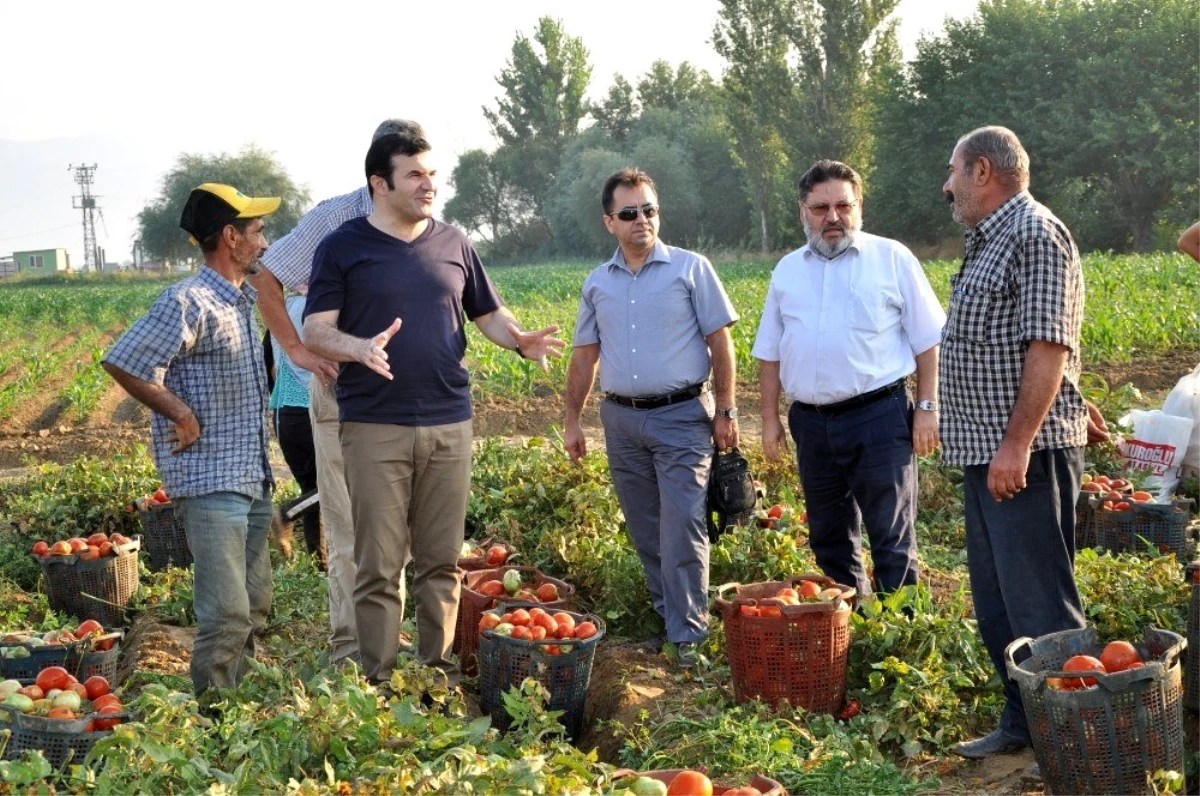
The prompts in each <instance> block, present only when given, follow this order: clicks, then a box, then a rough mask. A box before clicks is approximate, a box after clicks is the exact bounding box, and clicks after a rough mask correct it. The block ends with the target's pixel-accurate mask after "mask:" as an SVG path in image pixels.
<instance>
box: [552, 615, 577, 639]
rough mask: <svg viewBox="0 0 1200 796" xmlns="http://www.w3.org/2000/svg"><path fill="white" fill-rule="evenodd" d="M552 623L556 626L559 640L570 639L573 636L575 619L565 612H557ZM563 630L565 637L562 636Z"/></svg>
mask: <svg viewBox="0 0 1200 796" xmlns="http://www.w3.org/2000/svg"><path fill="white" fill-rule="evenodd" d="M554 622H555V624H557V625H558V637H559V638H571V637H572V636H574V635H575V617H573V616H571V615H570V614H569V613H567V612H566V611H559V612H558V613H556V614H555V615H554ZM564 629H565V631H566V635H565V636H564V635H563V632H564Z"/></svg>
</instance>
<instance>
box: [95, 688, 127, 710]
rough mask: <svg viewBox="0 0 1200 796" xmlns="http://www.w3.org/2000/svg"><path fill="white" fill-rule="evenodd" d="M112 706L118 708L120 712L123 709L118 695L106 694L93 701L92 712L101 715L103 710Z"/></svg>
mask: <svg viewBox="0 0 1200 796" xmlns="http://www.w3.org/2000/svg"><path fill="white" fill-rule="evenodd" d="M110 706H116V708H117V709H118V710H120V709H121V699H120V697H118V696H117V695H116V694H111V693H109V694H104V695H103V696H101V697H98V698H96V699H93V700H92V710H93V711H95V712H97V713H99V712H100V711H101V710H104V708H107V707H110Z"/></svg>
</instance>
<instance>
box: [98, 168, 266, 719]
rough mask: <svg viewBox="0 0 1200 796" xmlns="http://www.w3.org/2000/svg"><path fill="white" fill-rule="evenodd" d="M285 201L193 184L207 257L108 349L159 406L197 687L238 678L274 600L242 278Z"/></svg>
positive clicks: (161, 453) (121, 377)
mask: <svg viewBox="0 0 1200 796" xmlns="http://www.w3.org/2000/svg"><path fill="white" fill-rule="evenodd" d="M279 201H280V200H279V199H278V198H270V199H252V198H250V197H247V196H243V195H242V194H241V193H239V192H238V191H237V189H235V188H232V187H230V186H228V185H218V184H215V183H205V184H204V185H201V186H200V187H198V188H196V189H195V190H194V191H192V193H191V195H190V196H189V197H188V201H187V204H186V205H185V207H184V209H183V216H182V218H181V219H180V221H179V226H181V227H183V229H184V230H185V231H187V232H188V234H190V235H191V236H192V242H193V243H199V245H200V249H201V251H202V252H203V253H204V262H205V264H204V267H203V268H201V269H200V273H198V274H197V275H196V276H192V277H188V278H187V279H184V280H181V281H179V282H177V283H175V284H174V285H172V286H171V287H169V288H167V289H166V290H164V291H163V292H162V294H161V295H160V296H159V297H158V301H156V302H155V304H154V306H153V307H151V308H150V311H149V312H148V313H147V314H146V315H145V316H143V317H142V318H140V319H138V320H137V321H136V322H135V323H134V324H133V326H132V327H130V329H129V331H128V332H126V333H125V335H124V336H122V337H121V339H120V340H118V341H117V342H116V344H115V345H114V346H113V347H112V350H110V351H109V352H108V354H107V355H106V356H105V357H104V369H105V370H106V371H108V373H109V374H110V375H111V376H112V377H113V378H114V379H116V380H117V383H118V384H120V385H121V386H122V387H124V388H125V391H126V392H128V393H129V394H130V395H132V396H133V397H134V398H136V399H137V400H138V401H140V402H141V403H143V404H145V405H146V406H148V407H149V408H150V409H152V410H153V412H154V414H153V415H152V417H151V424H150V429H151V434H152V438H153V446H154V460H155V462H156V463H157V464H158V471H159V475H160V476H161V478H162V483H163V486H164V487H166V490H167V494H169V495H170V496H171V498H172V500H173V501H174V503H175V512H176V515H177V516H178V517H179V519H180V521H181V522H182V523H183V528H184V532H185V533H186V534H187V540H188V547H189V548H191V551H192V557H193V558H194V559H195V562H196V564H195V594H194V597H193V605H194V607H195V611H196V643H195V647H194V648H193V650H192V661H191V674H192V685H193V687H194V688H195V690H196V693H197V694H198V695H199V694H201V693H202V692H204V691H205V690H206V689H208V688H209V687H216V688H235V687H237V684H238V682H239V681H240V680H241V678H242V675H244V674H245V672H246V662H245V661H246V658H252V657H254V633H255V631H257V630H261V629H262V628H263V627H265V626H266V621H267V611H268V610H269V609H270V607H271V593H272V589H271V559H270V555H269V553H268V551H267V534H268V531H269V530H270V527H271V493H272V491H273V489H274V480H273V479H272V476H271V465H270V461H269V458H268V455H267V374H266V369H265V367H264V365H263V357H262V345H261V344H260V343H259V334H258V328H257V324H256V323H255V320H254V301H255V290H254V288H253V287H250V286H249V285H247V284H245V281H244V280H245V278H246V276H247V275H248V274H252V273H254V270H255V267H256V263H257V262H258V259H259V257H261V256H262V254H263V252H264V251H266V249H267V239H266V237H265V236H264V234H263V221H262V217H263V216H266V215H269V214H271V213H274V212H275V210H277V209H278V208H279Z"/></svg>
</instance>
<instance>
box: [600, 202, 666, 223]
mask: <svg viewBox="0 0 1200 796" xmlns="http://www.w3.org/2000/svg"><path fill="white" fill-rule="evenodd" d="M638 213H641V214H642V215H644V216H645V217H646V220H647V221H648V220H650V219H652V218H654V217H655V216H656V215H658V205H656V204H650V203H648V204H644V205H642V206H641V207H622V208H621V209H620V210H618V211H617V212H615V213H609V215H610V216H616V217H617V218H619V219H621V220H622V221H633V220H635V219H636V218H637V217H638Z"/></svg>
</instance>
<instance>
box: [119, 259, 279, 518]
mask: <svg viewBox="0 0 1200 796" xmlns="http://www.w3.org/2000/svg"><path fill="white" fill-rule="evenodd" d="M257 296H258V294H257V293H256V292H255V290H254V288H253V287H251V286H250V285H249V284H243V285H242V287H241V289H240V290H239V289H238V288H236V287H234V286H233V283H231V282H230V281H229V280H227V279H225V277H223V276H221V275H220V274H218V273H217V272H216V271H214V270H212V269H211V268H209V267H208V266H205V267H204V268H202V269H201V270H200V273H198V274H197V275H196V276H192V277H188V278H187V279H183V280H181V281H179V282H176V283H175V284H174V285H171V286H170V287H169V288H167V289H166V290H164V291H163V292H162V293H161V294H160V295H159V297H158V301H156V302H155V303H154V306H153V307H151V308H150V311H149V312H148V313H146V314H145V315H144V316H142V317H141V318H139V319H138V320H137V321H135V322H134V324H133V326H131V327H130V328H129V331H127V332H126V333H125V334H124V336H122V337H121V339H120V340H118V341H117V342H116V344H115V345H114V346H113V347H112V350H110V351H109V352H108V354H107V355H106V356H105V357H104V361H105V362H109V363H111V364H113V365H116V366H117V367H118V368H120V369H121V370H124V371H125V372H127V373H130V374H132V375H134V376H137V377H138V378H139V379H142V380H143V381H149V382H153V383H155V384H161V385H163V386H164V387H166V388H167V389H168V390H170V391H171V392H172V393H174V394H175V395H176V396H178V397H179V399H180V400H181V401H183V402H184V403H185V404H187V405H188V406H189V407H190V408H191V410H192V412H193V413H194V414H195V415H196V419H197V420H198V421H199V423H200V438H199V439H198V440H196V441H195V442H194V443H193V444H192V445H191V446H190V447H188V448H187V449H186V450H184V451H182V452H181V453H172V452H171V449H172V448H173V447H174V445H172V444H171V443H169V442H167V438H166V435H167V430H168V428H169V423H170V421H168V420H167V418H165V417H163V416H162V415H160V414H158V413H157V412H155V413H154V414H152V415H151V418H150V433H151V437H152V439H153V443H154V460H155V462H157V464H158V472H159V476H160V477H161V478H162V482H163V486H164V487H165V488H166V490H167V494H168V495H171V496H172V497H199V496H201V495H207V494H211V493H214V492H237V493H239V494H243V495H247V496H249V497H252V498H255V499H261V498H263V497H265V490H264V486H265V485H266V484H270V483H272V482H273V481H272V477H271V464H270V460H269V459H268V456H267V373H266V369H265V367H264V365H263V356H262V343H261V341H260V339H259V335H258V325H257V324H256V323H255V320H254V301H255V299H256V298H257Z"/></svg>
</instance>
